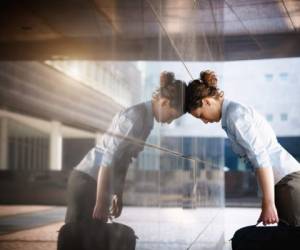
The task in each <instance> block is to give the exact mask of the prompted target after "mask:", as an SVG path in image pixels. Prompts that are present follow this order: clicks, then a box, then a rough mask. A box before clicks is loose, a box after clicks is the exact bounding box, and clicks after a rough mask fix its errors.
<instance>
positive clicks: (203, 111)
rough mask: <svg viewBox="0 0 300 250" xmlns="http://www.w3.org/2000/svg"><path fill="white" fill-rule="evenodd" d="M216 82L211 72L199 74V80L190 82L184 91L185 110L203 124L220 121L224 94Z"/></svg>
mask: <svg viewBox="0 0 300 250" xmlns="http://www.w3.org/2000/svg"><path fill="white" fill-rule="evenodd" d="M217 84H218V80H217V77H216V74H215V73H214V72H213V71H210V70H205V71H202V72H201V73H200V79H195V80H193V81H191V82H190V83H189V85H188V87H187V90H186V109H187V111H188V112H189V113H191V114H192V115H193V116H195V117H196V118H199V119H201V120H202V121H203V122H204V123H208V122H218V121H219V120H220V119H221V109H222V100H223V95H224V93H223V92H222V91H220V90H219V89H218V87H217Z"/></svg>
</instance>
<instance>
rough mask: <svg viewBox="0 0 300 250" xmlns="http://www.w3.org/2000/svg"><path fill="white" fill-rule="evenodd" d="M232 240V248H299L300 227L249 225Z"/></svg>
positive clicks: (267, 249)
mask: <svg viewBox="0 0 300 250" xmlns="http://www.w3.org/2000/svg"><path fill="white" fill-rule="evenodd" d="M231 240H232V242H231V244H232V250H299V249H300V227H291V226H260V227H257V226H255V225H254V226H247V227H243V228H240V229H239V230H237V231H236V232H235V233H234V235H233V238H232V239H231Z"/></svg>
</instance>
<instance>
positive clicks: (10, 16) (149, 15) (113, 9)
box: [0, 0, 300, 61]
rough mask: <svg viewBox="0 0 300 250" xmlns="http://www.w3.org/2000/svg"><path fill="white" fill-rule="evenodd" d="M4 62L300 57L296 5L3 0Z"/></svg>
mask: <svg viewBox="0 0 300 250" xmlns="http://www.w3.org/2000/svg"><path fill="white" fill-rule="evenodd" d="M0 24H1V30H0V60H45V59H89V60H185V61H195V60H198V61H200V60H209V61H215V60H239V59H244V60H247V59H257V58H278V57H297V56H299V55H300V46H299V44H300V35H299V29H300V1H299V0H281V1H277V0H127V1H124V0H51V1H42V0H2V1H1V3H0Z"/></svg>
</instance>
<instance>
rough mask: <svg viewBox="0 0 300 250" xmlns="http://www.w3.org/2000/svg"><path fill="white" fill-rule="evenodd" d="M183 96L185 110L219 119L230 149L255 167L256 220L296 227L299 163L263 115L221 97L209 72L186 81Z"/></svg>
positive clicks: (299, 199) (299, 206)
mask: <svg viewBox="0 0 300 250" xmlns="http://www.w3.org/2000/svg"><path fill="white" fill-rule="evenodd" d="M187 99H188V101H187V110H188V111H189V112H190V113H191V114H192V115H193V116H195V117H196V118H199V119H201V120H202V121H203V122H204V123H210V122H218V121H220V120H221V123H222V128H223V129H224V130H225V132H226V133H227V135H228V138H229V140H230V141H231V143H232V146H233V150H234V151H235V152H236V153H237V154H239V155H240V156H241V157H245V158H246V159H248V160H249V161H250V163H251V164H252V165H253V167H254V168H255V169H256V174H257V178H258V182H259V184H260V187H261V190H262V194H263V197H262V211H261V214H260V217H259V219H258V221H262V222H263V224H264V225H265V224H271V223H277V222H278V221H279V220H281V221H282V222H286V223H288V224H290V225H294V226H300V164H299V163H298V162H297V161H296V160H295V159H294V158H293V157H292V156H291V155H290V154H289V153H288V152H287V151H286V150H285V149H284V148H283V147H282V146H281V145H280V144H279V143H278V142H277V139H276V136H275V133H274V131H273V129H272V128H271V126H270V125H269V124H268V123H267V121H266V120H265V119H264V117H263V116H261V115H260V114H258V113H257V112H256V111H255V110H253V109H252V108H250V107H247V106H244V105H242V104H239V103H236V102H233V101H229V100H227V99H224V93H223V92H220V91H219V89H218V88H217V78H216V75H215V74H214V72H212V71H204V72H201V74H200V79H197V80H193V81H192V82H191V83H190V84H189V86H188V88H187ZM274 184H276V185H275V191H274ZM275 205H276V206H275ZM277 213H278V214H277ZM278 217H279V219H278Z"/></svg>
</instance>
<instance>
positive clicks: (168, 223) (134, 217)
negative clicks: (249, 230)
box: [0, 206, 259, 250]
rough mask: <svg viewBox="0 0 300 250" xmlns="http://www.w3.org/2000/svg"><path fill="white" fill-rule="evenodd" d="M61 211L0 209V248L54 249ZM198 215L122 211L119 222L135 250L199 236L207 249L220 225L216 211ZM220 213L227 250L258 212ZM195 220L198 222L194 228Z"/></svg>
mask: <svg viewBox="0 0 300 250" xmlns="http://www.w3.org/2000/svg"><path fill="white" fill-rule="evenodd" d="M64 212H65V208H64V207H44V206H0V232H1V235H0V249H1V250H6V249H7V250H19V249H20V250H21V249H22V250H27V249H28V250H38V249H47V250H54V249H56V239H57V231H58V229H59V228H60V227H61V226H62V224H63V222H62V220H63V217H64ZM200 212H201V213H199V211H196V210H182V209H181V210H178V209H163V210H161V209H160V210H157V209H151V208H126V209H124V212H123V214H122V219H121V222H125V223H127V224H129V225H130V226H132V227H133V228H134V229H135V231H136V233H137V235H138V236H139V237H140V240H139V245H138V247H137V249H163V250H165V249H172V250H173V249H186V248H187V244H186V242H193V241H194V240H195V239H199V238H200V237H201V238H200V239H201V240H200V242H202V243H203V244H204V245H205V249H211V248H210V244H211V241H210V240H211V239H214V237H218V236H219V234H218V231H222V230H223V229H222V228H220V226H222V225H221V224H222V222H221V221H220V220H219V219H218V217H219V215H220V213H219V212H220V211H219V210H214V209H202V210H201V211H200ZM223 212H225V242H226V244H225V245H224V249H226V250H227V249H231V248H230V241H229V240H230V238H231V237H232V235H233V233H234V231H235V230H236V229H238V228H240V227H242V226H245V225H251V224H255V221H256V220H257V218H258V215H259V209H257V208H226V209H225V210H224V211H223ZM141 218H143V219H142V220H141ZM195 220H197V221H199V223H198V224H197V223H196V224H197V225H196V227H195ZM145 225H146V226H145ZM209 225H214V226H209ZM191 229H192V230H191ZM161 235H163V237H164V238H163V239H161ZM197 237H198V238H197ZM204 245H203V247H204ZM198 246H199V248H200V245H198ZM201 246H202V245H201ZM199 248H198V247H194V248H191V249H199ZM201 249H202V247H201Z"/></svg>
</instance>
